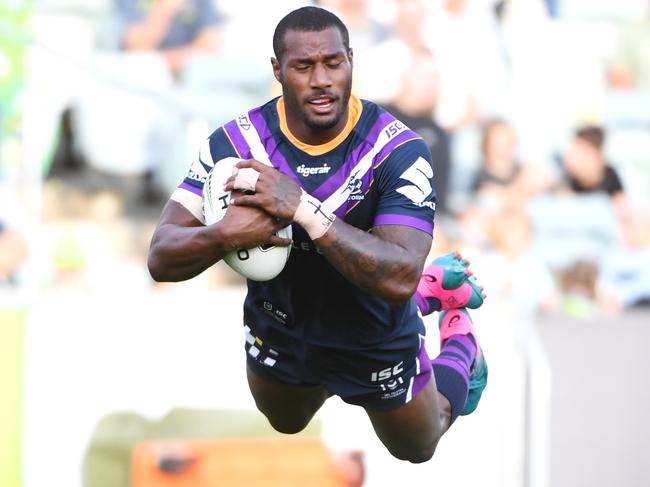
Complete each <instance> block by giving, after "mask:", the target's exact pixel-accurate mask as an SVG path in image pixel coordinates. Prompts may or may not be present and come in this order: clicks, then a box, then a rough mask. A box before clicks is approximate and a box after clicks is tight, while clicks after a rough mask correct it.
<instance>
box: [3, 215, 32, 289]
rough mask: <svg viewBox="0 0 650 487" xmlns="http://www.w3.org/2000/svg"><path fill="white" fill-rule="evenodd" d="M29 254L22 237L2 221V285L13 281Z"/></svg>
mask: <svg viewBox="0 0 650 487" xmlns="http://www.w3.org/2000/svg"><path fill="white" fill-rule="evenodd" d="M27 253H28V252H27V243H26V242H25V239H24V238H23V237H22V235H21V234H20V233H19V232H17V231H16V230H13V229H11V228H8V227H7V226H5V225H4V224H3V223H2V222H1V221H0V283H3V282H11V281H12V279H13V277H14V275H15V273H16V272H17V271H18V270H19V268H20V267H21V265H22V264H23V263H24V262H25V260H26V259H27Z"/></svg>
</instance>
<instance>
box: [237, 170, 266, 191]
mask: <svg viewBox="0 0 650 487" xmlns="http://www.w3.org/2000/svg"><path fill="white" fill-rule="evenodd" d="M232 173H233V176H235V180H234V181H233V185H234V186H235V189H238V190H240V191H253V192H255V185H256V184H257V179H258V178H259V177H260V173H258V172H257V171H256V170H255V169H253V168H252V167H245V168H243V169H239V168H237V167H233V168H232Z"/></svg>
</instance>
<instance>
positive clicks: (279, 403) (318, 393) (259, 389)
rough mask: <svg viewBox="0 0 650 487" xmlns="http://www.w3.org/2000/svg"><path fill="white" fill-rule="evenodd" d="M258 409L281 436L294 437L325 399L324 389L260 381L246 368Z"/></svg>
mask: <svg viewBox="0 0 650 487" xmlns="http://www.w3.org/2000/svg"><path fill="white" fill-rule="evenodd" d="M246 374H247V376H248V386H249V388H250V390H251V393H252V394H253V398H254V399H255V404H256V405H257V408H258V409H259V410H260V411H261V412H262V413H263V414H264V415H265V416H266V417H267V419H268V420H269V422H270V423H271V426H273V427H274V428H275V429H276V430H278V431H280V432H282V433H297V432H299V431H301V430H303V429H304V428H305V426H307V425H308V424H309V421H311V419H312V418H313V416H314V414H316V412H317V411H318V410H319V409H320V407H321V406H322V405H323V403H324V402H325V400H326V399H327V397H328V393H327V391H326V390H325V388H324V387H323V386H307V385H304V386H303V385H291V384H284V383H282V382H276V381H274V380H270V379H268V378H264V377H261V376H260V375H259V374H258V373H256V372H255V370H253V367H252V366H251V365H248V366H247V368H246Z"/></svg>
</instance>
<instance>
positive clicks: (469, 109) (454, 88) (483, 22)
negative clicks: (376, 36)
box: [424, 0, 507, 130]
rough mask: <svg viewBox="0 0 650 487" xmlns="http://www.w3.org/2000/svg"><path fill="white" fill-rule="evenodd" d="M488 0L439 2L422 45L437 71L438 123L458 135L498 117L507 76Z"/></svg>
mask: <svg viewBox="0 0 650 487" xmlns="http://www.w3.org/2000/svg"><path fill="white" fill-rule="evenodd" d="M495 3H496V2H494V1H493V0H443V1H442V2H439V4H438V5H435V6H433V7H431V11H430V15H429V16H428V19H427V23H426V25H425V28H424V40H425V43H426V45H427V46H428V47H429V48H430V49H431V51H432V52H433V56H434V58H435V60H436V63H437V65H438V69H439V72H440V88H441V91H440V95H441V96H440V104H439V106H438V110H437V114H436V115H437V118H438V121H439V123H440V124H441V125H442V126H443V127H445V128H447V129H449V130H460V129H463V128H465V127H467V126H468V125H471V124H472V123H474V122H476V121H479V120H481V119H483V118H486V117H490V116H497V115H500V114H501V113H502V112H503V107H504V106H505V96H506V85H507V71H506V67H505V60H504V56H503V52H502V49H501V41H500V35H499V30H498V23H497V17H496V13H495V9H494V5H495Z"/></svg>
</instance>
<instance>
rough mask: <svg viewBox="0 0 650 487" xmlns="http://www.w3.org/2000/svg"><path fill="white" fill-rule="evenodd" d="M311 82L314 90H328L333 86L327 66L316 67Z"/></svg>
mask: <svg viewBox="0 0 650 487" xmlns="http://www.w3.org/2000/svg"><path fill="white" fill-rule="evenodd" d="M310 81H311V86H312V88H327V87H329V86H332V78H330V75H329V73H328V72H327V68H326V67H325V65H324V64H321V63H317V64H316V65H314V69H313V70H312V73H311V80H310Z"/></svg>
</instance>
